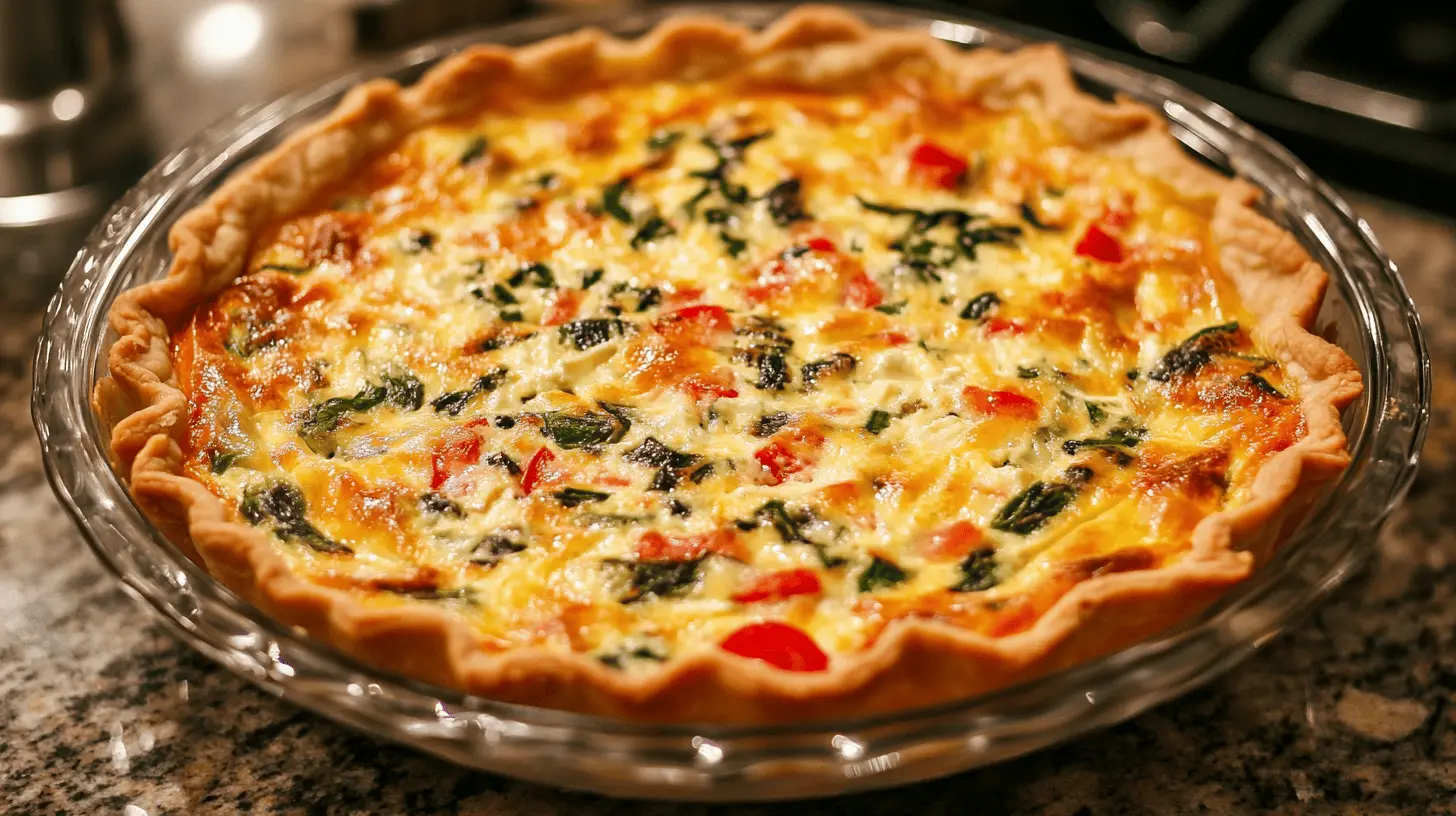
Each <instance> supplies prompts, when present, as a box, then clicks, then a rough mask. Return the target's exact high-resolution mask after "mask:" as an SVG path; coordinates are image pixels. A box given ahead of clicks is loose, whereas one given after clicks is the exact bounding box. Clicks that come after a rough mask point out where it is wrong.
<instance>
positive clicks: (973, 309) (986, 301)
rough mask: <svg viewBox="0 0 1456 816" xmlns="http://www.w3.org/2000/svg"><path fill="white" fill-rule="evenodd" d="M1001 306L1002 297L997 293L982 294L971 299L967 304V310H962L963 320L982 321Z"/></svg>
mask: <svg viewBox="0 0 1456 816" xmlns="http://www.w3.org/2000/svg"><path fill="white" fill-rule="evenodd" d="M1000 305H1001V296H1000V295H998V294H996V293H995V292H982V293H981V294H979V295H976V296H975V297H973V298H971V299H970V300H969V301H968V302H967V303H966V308H964V309H961V320H980V319H981V318H983V317H985V316H986V315H987V314H990V312H991V310H993V309H995V308H996V307H997V306H1000Z"/></svg>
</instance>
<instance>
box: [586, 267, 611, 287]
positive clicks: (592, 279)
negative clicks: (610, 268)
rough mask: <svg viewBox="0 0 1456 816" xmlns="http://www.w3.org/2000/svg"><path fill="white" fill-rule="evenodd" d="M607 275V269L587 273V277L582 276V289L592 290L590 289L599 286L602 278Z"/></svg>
mask: <svg viewBox="0 0 1456 816" xmlns="http://www.w3.org/2000/svg"><path fill="white" fill-rule="evenodd" d="M606 273H607V271H606V270H605V269H593V270H591V271H590V272H588V273H586V274H585V275H582V276H581V288H583V289H590V288H592V287H593V286H595V285H596V284H597V282H598V281H600V280H601V279H602V276H603V275H605V274H606Z"/></svg>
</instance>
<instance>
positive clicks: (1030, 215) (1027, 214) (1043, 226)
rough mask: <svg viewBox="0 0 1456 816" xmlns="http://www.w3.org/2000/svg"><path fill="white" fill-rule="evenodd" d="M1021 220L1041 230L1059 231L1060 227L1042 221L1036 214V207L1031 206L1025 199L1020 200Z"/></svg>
mask: <svg viewBox="0 0 1456 816" xmlns="http://www.w3.org/2000/svg"><path fill="white" fill-rule="evenodd" d="M1021 220H1022V221H1025V222H1026V223H1028V224H1030V225H1031V226H1033V227H1035V228H1037V229H1039V230H1041V231H1042V232H1060V231H1061V230H1060V228H1058V227H1054V226H1052V225H1051V224H1048V223H1046V222H1045V221H1042V220H1041V217H1040V216H1038V215H1037V213H1036V208H1035V207H1033V206H1031V204H1030V203H1029V202H1026V201H1023V202H1021Z"/></svg>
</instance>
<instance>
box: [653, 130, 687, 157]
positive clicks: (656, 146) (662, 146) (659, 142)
mask: <svg viewBox="0 0 1456 816" xmlns="http://www.w3.org/2000/svg"><path fill="white" fill-rule="evenodd" d="M682 137H683V133H682V131H680V130H659V131H657V132H656V133H653V134H652V135H651V136H649V137H648V139H647V149H648V150H651V151H653V152H661V151H663V150H667V149H668V148H670V147H672V146H673V145H675V144H677V143H678V142H680V141H682Z"/></svg>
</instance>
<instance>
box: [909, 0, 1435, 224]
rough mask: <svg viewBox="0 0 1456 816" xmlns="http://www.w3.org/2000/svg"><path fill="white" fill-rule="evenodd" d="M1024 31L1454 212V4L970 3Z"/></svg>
mask: <svg viewBox="0 0 1456 816" xmlns="http://www.w3.org/2000/svg"><path fill="white" fill-rule="evenodd" d="M914 5H917V6H921V7H925V8H929V9H932V10H934V9H942V10H945V11H947V12H955V11H962V12H966V13H970V14H974V15H975V16H977V17H981V18H985V19H986V20H987V22H991V23H998V24H1001V25H1002V26H1003V27H1005V28H1006V29H1007V30H1009V31H1012V32H1014V33H1024V34H1027V35H1030V36H1033V37H1037V38H1048V39H1058V40H1061V41H1063V42H1066V43H1067V44H1069V45H1073V46H1076V47H1080V48H1082V49H1084V50H1087V51H1090V52H1093V53H1097V54H1099V55H1102V56H1107V57H1111V58H1113V59H1116V60H1119V61H1121V62H1125V63H1128V64H1132V65H1135V66H1137V67H1140V68H1144V69H1146V70H1150V71H1152V72H1154V73H1159V74H1162V75H1164V76H1167V77H1170V78H1171V79H1174V80H1175V81H1177V82H1179V83H1181V84H1183V85H1185V86H1187V87H1189V88H1191V89H1193V90H1194V91H1196V92H1198V93H1200V94H1203V95H1204V96H1207V97H1209V98H1210V99H1212V100H1214V101H1215V102H1218V103H1219V104H1222V105H1224V106H1225V107H1227V108H1229V109H1230V110H1232V111H1233V112H1234V113H1235V114H1237V115H1238V116H1240V117H1242V118H1244V119H1246V120H1248V121H1250V122H1252V123H1253V124H1254V125H1255V126H1257V127H1259V128H1260V129H1262V130H1264V131H1265V132H1266V133H1269V134H1270V135H1271V136H1273V137H1274V138H1276V139H1278V140H1280V141H1281V142H1283V143H1284V144H1285V145H1286V146H1287V147H1289V148H1290V149H1291V150H1292V151H1293V152H1294V153H1295V154H1296V155H1298V156H1299V157H1300V158H1302V159H1303V160H1304V161H1305V162H1307V163H1308V164H1310V165H1311V166H1312V167H1313V168H1314V169H1315V171H1316V172H1318V173H1320V174H1321V175H1323V176H1325V177H1327V178H1330V179H1332V180H1334V181H1336V182H1340V183H1343V184H1347V185H1351V186H1354V187H1359V188H1362V189H1366V190H1369V191H1371V192H1374V193H1377V194H1380V195H1384V196H1387V197H1390V198H1393V199H1396V200H1400V201H1406V202H1409V203H1411V204H1416V205H1419V206H1423V207H1427V208H1431V209H1435V210H1439V211H1441V212H1444V213H1447V214H1456V192H1453V191H1456V2H1451V0H1037V1H1036V2H1031V1H1030V0H959V2H936V1H935V0H927V2H917V3H914Z"/></svg>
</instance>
